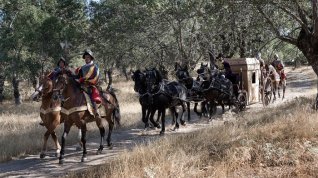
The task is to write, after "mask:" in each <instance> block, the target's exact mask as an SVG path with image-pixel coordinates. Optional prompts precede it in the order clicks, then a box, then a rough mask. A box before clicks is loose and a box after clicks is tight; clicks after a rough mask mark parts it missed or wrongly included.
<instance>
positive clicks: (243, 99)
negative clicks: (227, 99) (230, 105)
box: [237, 93, 247, 111]
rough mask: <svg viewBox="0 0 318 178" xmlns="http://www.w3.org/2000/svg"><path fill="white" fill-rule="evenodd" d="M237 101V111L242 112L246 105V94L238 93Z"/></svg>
mask: <svg viewBox="0 0 318 178" xmlns="http://www.w3.org/2000/svg"><path fill="white" fill-rule="evenodd" d="M237 101H238V109H239V110H240V111H243V110H244V109H245V108H246V105H247V98H246V93H240V94H239V95H238V96H237Z"/></svg>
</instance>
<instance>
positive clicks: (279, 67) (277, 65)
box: [272, 54, 286, 79]
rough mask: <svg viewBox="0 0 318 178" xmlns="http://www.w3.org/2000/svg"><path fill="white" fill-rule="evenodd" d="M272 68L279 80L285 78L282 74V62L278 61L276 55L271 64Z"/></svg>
mask: <svg viewBox="0 0 318 178" xmlns="http://www.w3.org/2000/svg"><path fill="white" fill-rule="evenodd" d="M272 66H274V67H275V69H276V71H277V72H278V74H279V75H280V78H281V79H285V78H286V75H285V73H284V64H283V61H281V60H279V57H278V54H275V55H274V61H273V62H272Z"/></svg>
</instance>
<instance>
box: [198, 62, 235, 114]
mask: <svg viewBox="0 0 318 178" xmlns="http://www.w3.org/2000/svg"><path fill="white" fill-rule="evenodd" d="M197 73H198V75H199V76H198V78H200V80H201V81H202V83H201V86H200V90H201V91H202V94H203V96H204V98H205V99H206V100H207V101H209V102H210V113H211V115H213V114H215V112H216V106H217V105H221V106H222V111H223V112H224V110H225V108H224V106H225V105H228V106H232V105H234V104H235V95H234V91H233V84H232V82H231V81H230V80H229V79H227V78H225V76H224V75H223V74H222V73H221V72H219V71H218V70H217V69H215V70H210V68H209V67H208V65H203V64H201V67H200V68H199V69H198V70H197ZM211 115H210V117H211Z"/></svg>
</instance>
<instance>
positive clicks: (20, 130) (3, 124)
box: [0, 79, 140, 162]
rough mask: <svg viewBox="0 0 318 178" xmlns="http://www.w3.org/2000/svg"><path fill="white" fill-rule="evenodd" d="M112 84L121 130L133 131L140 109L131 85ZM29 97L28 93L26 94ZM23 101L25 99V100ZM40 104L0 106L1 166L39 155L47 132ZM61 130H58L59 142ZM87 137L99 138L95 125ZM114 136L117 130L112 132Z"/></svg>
mask: <svg viewBox="0 0 318 178" xmlns="http://www.w3.org/2000/svg"><path fill="white" fill-rule="evenodd" d="M119 81H120V82H115V83H114V84H113V86H114V88H115V89H116V93H117V96H118V99H119V102H120V106H121V114H122V127H123V129H125V128H127V127H136V126H137V125H138V124H140V113H139V112H140V106H139V104H138V98H137V95H136V94H135V92H134V91H133V83H132V82H131V81H129V82H127V81H124V80H123V79H121V80H119ZM29 95H30V93H29ZM24 98H26V97H24ZM39 109H40V103H37V102H27V101H25V102H24V103H23V104H21V105H19V106H15V105H14V104H13V103H12V102H5V103H4V104H2V105H1V106H0V130H1V132H0V162H5V161H8V160H11V159H14V158H15V157H23V156H25V155H28V154H39V152H40V150H41V148H42V142H43V135H44V133H45V131H46V129H45V128H44V127H42V126H40V125H39V122H40V120H41V118H40V114H39ZM62 129H63V127H59V128H58V129H57V133H58V138H59V140H60V136H61V134H62ZM88 129H89V132H88V137H89V138H92V137H99V132H98V129H97V127H96V125H95V123H89V124H88ZM77 132H78V129H77V128H76V127H75V126H73V127H72V129H71V132H70V134H69V136H68V138H67V140H68V141H67V144H68V145H72V144H75V143H76V142H77V141H78V139H77ZM115 132H116V130H115ZM49 147H50V148H52V149H53V148H54V145H53V141H52V139H51V138H50V139H49Z"/></svg>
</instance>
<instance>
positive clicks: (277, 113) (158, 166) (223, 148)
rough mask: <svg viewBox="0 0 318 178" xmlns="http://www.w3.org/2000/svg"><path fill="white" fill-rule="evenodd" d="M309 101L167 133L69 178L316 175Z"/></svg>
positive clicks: (317, 126) (317, 130) (317, 133)
mask: <svg viewBox="0 0 318 178" xmlns="http://www.w3.org/2000/svg"><path fill="white" fill-rule="evenodd" d="M312 103H313V101H312V100H309V99H306V98H299V99H296V100H295V101H292V102H290V103H287V104H286V105H284V106H280V107H278V108H276V109H272V110H265V109H264V110H262V111H261V112H258V113H257V114H255V113H244V114H242V115H239V116H237V118H236V121H235V122H233V123H229V124H225V125H222V126H220V127H213V128H207V129H204V130H201V131H197V132H194V133H188V134H184V135H177V136H176V135H172V136H165V137H162V138H160V139H159V140H156V141H154V142H153V143H151V144H147V145H140V146H137V147H136V148H134V149H133V150H132V151H127V152H126V153H124V154H122V155H120V157H119V158H118V159H115V160H113V161H111V162H109V163H106V164H104V165H101V166H98V167H94V168H91V169H88V170H86V171H84V172H81V173H73V174H71V175H68V177H86V178H87V177H114V178H117V177H156V178H157V177H159V178H161V177H162V178H164V177H255V176H256V177H315V176H316V175H318V114H317V112H314V111H313V110H312ZM282 111H284V112H282Z"/></svg>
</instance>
